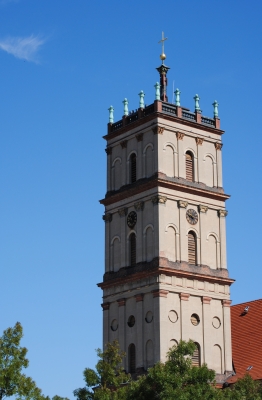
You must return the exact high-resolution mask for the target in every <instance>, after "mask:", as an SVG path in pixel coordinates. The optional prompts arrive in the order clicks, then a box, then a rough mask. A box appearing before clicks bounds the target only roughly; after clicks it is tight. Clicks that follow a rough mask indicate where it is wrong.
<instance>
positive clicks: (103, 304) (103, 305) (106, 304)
mask: <svg viewBox="0 0 262 400" xmlns="http://www.w3.org/2000/svg"><path fill="white" fill-rule="evenodd" d="M101 307H102V308H103V311H107V310H109V307H110V303H102V304H101Z"/></svg>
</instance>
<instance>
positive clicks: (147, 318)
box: [145, 311, 153, 324]
mask: <svg viewBox="0 0 262 400" xmlns="http://www.w3.org/2000/svg"><path fill="white" fill-rule="evenodd" d="M145 320H146V322H147V323H148V324H150V322H152V321H153V314H152V312H151V311H148V312H147V313H146V318H145Z"/></svg>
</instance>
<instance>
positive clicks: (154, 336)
mask: <svg viewBox="0 0 262 400" xmlns="http://www.w3.org/2000/svg"><path fill="white" fill-rule="evenodd" d="M162 40H164V38H163V39H162ZM160 58H161V59H162V64H161V65H160V67H159V68H157V70H158V72H159V75H160V84H159V83H156V85H155V100H154V101H153V102H152V103H151V104H150V105H145V104H144V93H143V91H141V92H140V93H139V98H140V102H139V108H138V109H137V110H135V111H132V112H129V111H128V101H127V99H124V101H123V104H124V115H123V117H122V119H121V120H120V121H117V122H113V111H114V109H113V107H112V106H111V107H110V108H109V124H108V131H107V135H106V136H104V139H105V140H106V142H107V147H106V154H107V193H106V196H105V198H104V199H103V200H101V203H102V204H103V205H104V206H105V214H104V216H103V219H104V221H105V274H104V278H103V282H102V283H100V284H99V286H100V287H101V288H102V290H103V304H102V308H103V343H104V345H105V344H106V343H107V342H111V341H113V340H114V339H117V340H118V341H119V343H120V347H121V349H122V350H124V351H125V352H126V354H127V357H126V359H125V361H124V363H125V365H124V368H125V369H126V371H128V372H131V373H135V372H140V371H141V372H142V371H144V370H146V369H147V368H148V367H150V366H152V365H154V363H156V362H157V361H159V360H161V361H165V359H166V353H167V351H168V350H169V348H170V347H171V346H173V345H174V344H176V343H178V342H179V340H181V339H183V340H186V341H187V340H189V339H192V340H193V341H194V342H195V343H196V345H197V350H196V351H195V353H194V356H193V364H194V365H201V364H203V363H206V364H207V365H208V367H209V368H212V369H214V370H215V371H216V373H217V374H227V373H229V372H230V371H232V351H231V325H230V303H231V301H230V292H229V288H230V285H231V284H232V283H233V282H234V281H233V280H232V279H230V278H229V276H228V270H227V261H226V221H225V220H226V216H227V211H226V209H225V201H226V200H227V199H228V198H229V196H228V195H227V194H225V193H224V190H223V183H222V157H221V153H222V140H221V138H222V135H223V133H224V131H222V130H221V129H220V120H219V118H218V103H217V102H216V101H215V102H214V103H213V107H214V117H212V118H209V117H205V116H203V115H202V112H201V109H200V104H199V101H200V98H199V96H198V95H196V96H195V97H194V100H195V110H194V112H192V111H190V110H189V109H188V108H185V107H182V106H181V105H180V91H179V90H178V89H177V90H176V91H175V97H176V102H175V104H172V103H170V102H168V98H167V73H168V70H169V68H168V67H167V66H166V65H165V64H164V59H165V55H164V52H163V51H162V55H161V57H160Z"/></svg>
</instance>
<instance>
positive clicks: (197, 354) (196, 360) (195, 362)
mask: <svg viewBox="0 0 262 400" xmlns="http://www.w3.org/2000/svg"><path fill="white" fill-rule="evenodd" d="M195 345H196V349H195V350H194V353H193V355H192V365H193V366H194V367H200V346H199V344H198V343H195Z"/></svg>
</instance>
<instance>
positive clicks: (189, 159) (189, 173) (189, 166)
mask: <svg viewBox="0 0 262 400" xmlns="http://www.w3.org/2000/svg"><path fill="white" fill-rule="evenodd" d="M186 179H187V180H188V181H191V182H193V181H194V156H193V154H192V153H191V152H190V151H187V152H186Z"/></svg>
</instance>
